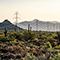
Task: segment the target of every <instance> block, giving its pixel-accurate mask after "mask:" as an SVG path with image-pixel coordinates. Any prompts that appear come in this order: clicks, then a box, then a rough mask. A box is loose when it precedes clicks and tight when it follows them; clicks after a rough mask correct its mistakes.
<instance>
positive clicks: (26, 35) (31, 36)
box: [23, 31, 36, 40]
mask: <svg viewBox="0 0 60 60" xmlns="http://www.w3.org/2000/svg"><path fill="white" fill-rule="evenodd" d="M23 37H24V39H25V40H29V39H31V40H33V39H35V38H36V33H35V32H32V31H29V32H28V31H24V33H23Z"/></svg>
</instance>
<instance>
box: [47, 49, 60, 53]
mask: <svg viewBox="0 0 60 60" xmlns="http://www.w3.org/2000/svg"><path fill="white" fill-rule="evenodd" d="M47 51H48V52H49V53H54V54H56V53H59V52H60V51H59V50H55V49H47Z"/></svg>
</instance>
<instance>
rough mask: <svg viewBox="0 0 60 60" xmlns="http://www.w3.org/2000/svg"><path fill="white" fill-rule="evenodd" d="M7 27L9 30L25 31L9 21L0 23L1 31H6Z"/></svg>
mask: <svg viewBox="0 0 60 60" xmlns="http://www.w3.org/2000/svg"><path fill="white" fill-rule="evenodd" d="M5 27H6V28H7V30H15V28H16V29H19V30H23V29H22V28H20V27H18V26H16V25H14V24H12V23H11V22H10V21H9V20H8V19H6V20H4V21H3V22H1V23H0V30H4V29H5Z"/></svg>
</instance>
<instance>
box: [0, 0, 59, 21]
mask: <svg viewBox="0 0 60 60" xmlns="http://www.w3.org/2000/svg"><path fill="white" fill-rule="evenodd" d="M16 11H18V12H19V13H20V18H21V20H19V22H21V21H24V20H26V21H27V20H33V19H39V20H42V21H59V22H60V0H0V21H3V20H4V19H9V20H10V21H11V22H15V20H14V19H13V17H14V13H15V12H16Z"/></svg>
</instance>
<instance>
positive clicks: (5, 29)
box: [4, 27, 7, 37]
mask: <svg viewBox="0 0 60 60" xmlns="http://www.w3.org/2000/svg"><path fill="white" fill-rule="evenodd" d="M4 34H5V37H6V36H7V29H6V27H5V32H4Z"/></svg>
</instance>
